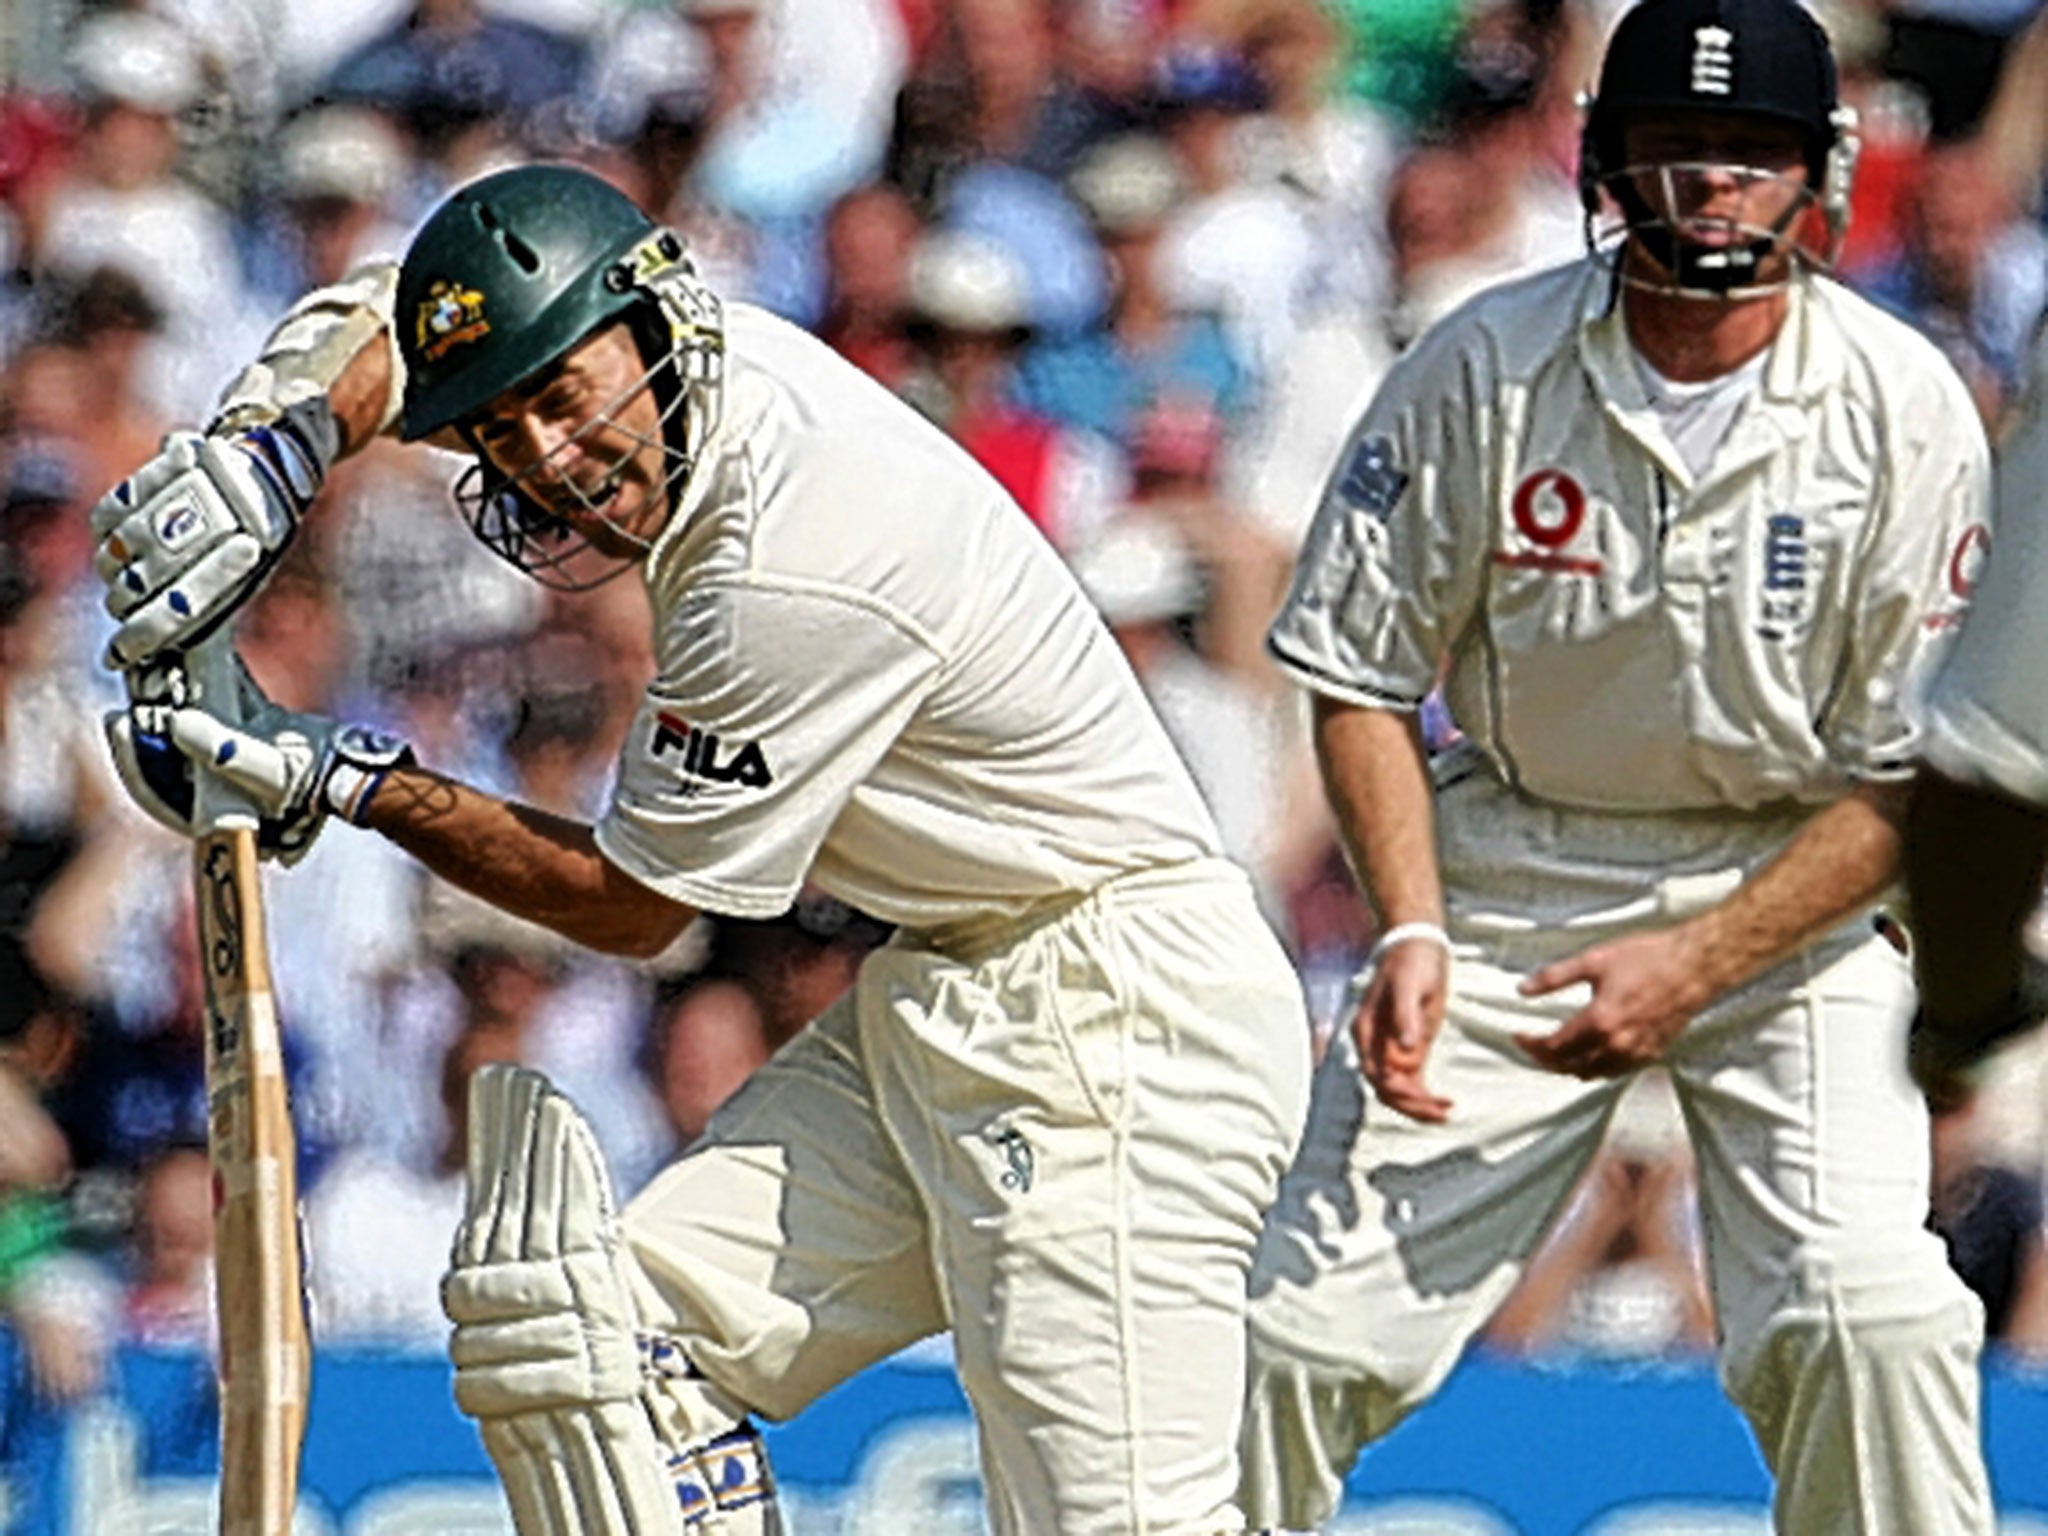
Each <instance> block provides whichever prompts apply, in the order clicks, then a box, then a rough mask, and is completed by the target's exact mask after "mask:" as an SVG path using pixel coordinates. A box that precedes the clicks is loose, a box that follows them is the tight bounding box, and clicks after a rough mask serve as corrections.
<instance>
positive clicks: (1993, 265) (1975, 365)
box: [1861, 141, 2048, 428]
mask: <svg viewBox="0 0 2048 1536" xmlns="http://www.w3.org/2000/svg"><path fill="white" fill-rule="evenodd" d="M1901 232H1902V234H1903V237H1904V238H1903V244H1902V246H1901V248H1900V250H1899V251H1898V252H1897V253H1896V254H1895V255H1894V256H1893V258H1892V259H1891V260H1890V261H1889V262H1887V263H1886V264H1884V265H1883V266H1881V267H1879V268H1877V269H1876V270H1875V271H1873V272H1871V273H1870V274H1869V275H1868V276H1867V277H1866V278H1865V279H1864V281H1863V283H1862V284H1861V286H1862V287H1863V289H1864V291H1865V292H1866V293H1868V294H1869V295H1870V296H1871V297H1872V298H1874V299H1876V300H1877V301H1878V302H1879V303H1881V304H1883V305H1885V306H1886V307H1887V308H1889V309H1891V310H1892V311H1894V312H1895V313H1897V314H1899V315H1901V316H1903V317H1904V318H1905V319H1907V320H1910V321H1911V322H1912V323H1913V324H1914V325H1915V326H1917V327H1918V328H1919V329H1920V330H1922V331H1924V332H1925V333H1926V334H1927V335H1928V336H1929V337H1931V338H1932V339H1933V340H1934V341H1935V343H1936V344H1937V345H1938V346H1940V347H1941V349H1942V351H1943V352H1944V353H1946V354H1947V356H1948V359H1949V361H1950V362H1951V363H1953V364H1954V365H1955V368H1956V371H1957V372H1958V373H1960V374H1961V375H1962V376H1963V382H1964V383H1966V384H1968V385H1969V387H1970V393H1971V396H1972V397H1973V398H1974V399H1975V400H1976V402H1977V409H1978V411H1979V412H1980V413H1981V414H1982V415H1983V417H1984V420H1985V423H1986V425H1987V426H1989V427H1992V428H1996V427H1997V425H1998V424H1999V422H2000V421H2001V420H2002V418H2003V416H2004V412H2005V408H2006V406H2007V404H2008V403H2009V402H2010V401H2011V400H2012V399H2013V398H2014V397H2015V396H2016V395H2017V394H2018V391H2019V386H2020V384H2021V382H2022V378H2023V374H2024V371H2025V364H2026V350H2027V343H2028V341H2029V340H2030V339H2031V338H2032V336H2033V333H2034V327H2035V325H2036V324H2037V323H2038V321H2039V320H2040V317H2041V314H2042V310H2043V307H2044V304H2048V230H2043V228H2042V227H2041V225H2040V224H2039V223H2038V222H2037V221H2035V220H2033V219H2030V218H2028V217H2026V216H2025V214H2024V211H2023V210H2022V209H2021V208H2020V207H2019V205H2018V203H2017V202H2016V200H2015V198H2014V196H2013V194H2012V189H2011V188H2010V187H2009V186H2008V185H2007V183H2006V182H2005V180H2004V178H2003V177H2002V176H2000V175H1999V174H1998V172H1997V169H1996V167H1995V166H1994V165H1993V163H1992V160H1991V156H1990V155H1989V154H1988V153H1987V152H1986V150H1985V148H1984V147H1983V146H1982V145H1981V144H1979V143H1977V142H1975V141H1971V142H1969V143H1960V144H1946V145H1941V146H1938V147H1936V148H1934V149H1932V150H1930V151H1929V152H1928V153H1927V154H1926V156H1925V157H1924V158H1923V159H1922V160H1921V162H1920V166H1919V170H1918V173H1917V175H1916V177H1915V179H1914V181H1913V184H1912V190H1911V193H1910V195H1909V196H1908V198H1907V201H1906V208H1905V217H1904V220H1903V225H1902V231H1901Z"/></svg>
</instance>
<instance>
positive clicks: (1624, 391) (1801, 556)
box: [1270, 261, 1988, 812]
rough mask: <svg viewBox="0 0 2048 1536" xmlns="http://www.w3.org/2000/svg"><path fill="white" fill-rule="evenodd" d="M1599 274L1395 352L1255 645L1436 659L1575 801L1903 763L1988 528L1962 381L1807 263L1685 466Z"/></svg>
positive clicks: (1383, 683) (1561, 276)
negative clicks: (1724, 417) (1697, 465)
mask: <svg viewBox="0 0 2048 1536" xmlns="http://www.w3.org/2000/svg"><path fill="white" fill-rule="evenodd" d="M1611 285H1612V277H1611V275H1610V274H1609V273H1608V271H1607V270H1606V269H1605V268H1604V267H1603V266H1598V265H1595V264H1594V263H1592V262H1591V261H1582V262H1576V263H1573V264H1571V265H1569V266H1566V267H1561V268H1558V269H1556V270H1554V271H1550V272H1545V273H1541V274H1538V275H1536V276H1534V277H1531V278H1527V279H1524V280H1522V281H1519V282H1516V283H1513V284H1509V285H1506V286H1504V287H1501V288H1497V289H1494V290H1492V291H1491V292H1489V293H1487V294H1484V295H1482V296H1481V297H1479V298H1478V299H1475V300H1474V301H1472V302H1471V303H1470V304H1468V305H1466V306H1465V307H1464V308H1463V309H1461V310H1459V311H1457V312H1456V313H1455V314H1453V315H1451V316H1450V317H1449V318H1447V319H1446V320H1445V321H1444V322H1443V323H1442V324H1441V325H1439V326H1437V327H1436V328H1435V329H1433V330H1432V331H1430V332H1429V333H1428V334H1427V335H1426V336H1425V337H1423V338H1422V340H1421V341H1419V342H1417V343H1416V345H1415V346H1414V347H1413V348H1412V349H1411V350H1410V352H1409V353H1408V354H1407V355H1406V356H1405V357H1403V359H1402V360H1401V362H1400V363H1399V364H1398V365H1397V366H1396V367H1395V369H1394V371H1393V372H1392V373H1391V374H1390V375H1389V376H1388V379H1387V381H1386V383H1385V385H1384V386H1383V387H1382V388H1381V390H1380V392H1379V394H1378V395H1377V396H1376V397H1375V399H1374V401H1373V403H1372V405H1371V406H1370V407H1369V408H1368V409H1367V411H1366V413H1365V415H1364V417H1363V418H1362V420H1361V421H1360V423H1359V424H1358V426H1357V427H1356V428H1355V429H1354V431H1353V433H1352V435H1351V438H1350V440H1349V442H1348V444H1347V446H1346V448H1345V450H1344V454H1343V457H1342V458H1341V459H1340V461H1339V462H1338V465H1337V467H1336V469H1335V471H1334V472H1333V473H1332V475H1331V478H1330V481H1329V485H1328V488H1327V489H1326V491H1325V492H1324V496H1323V502H1322V505H1321V507H1320V508H1319V510H1318V511H1317V514H1316V519H1315V523H1314V525H1313V527H1312V529H1311V531H1310V533H1309V537H1308V540H1307V542H1306V544H1305V546H1304V549H1303V552H1302V556H1301V560H1300V564H1299V566H1298V569H1297V571H1296V575H1295V582H1294V588H1293V591H1292V592H1291V593H1290V595H1289V597H1288V600H1287V603H1286V605H1285V607H1284V608H1283V610H1282V612H1281V614H1280V617H1279V618H1278V620H1277V621H1276V622H1275V624H1274V627H1273V631H1272V634H1271V637H1270V643H1271V646H1272V650H1273V652H1274V654H1275V656H1276V657H1277V658H1278V659H1279V660H1280V662H1281V664H1282V665H1283V666H1285V667H1286V668H1288V669H1289V670H1290V671H1291V672H1292V673H1293V674H1294V675H1295V676H1296V677H1297V678H1298V679H1299V680H1301V681H1302V682H1304V683H1305V684H1306V685H1307V686H1309V687H1311V688H1314V689H1316V690H1319V691H1321V692H1324V693H1327V694H1330V695H1332V696H1334V697H1336V698H1339V699H1345V700H1349V701H1351V702H1354V703H1358V704H1363V705H1367V706H1374V707H1381V708H1393V709H1401V710H1407V709H1413V708H1415V707H1416V706H1417V705H1418V704H1419V703H1420V702H1421V700H1422V698H1423V696H1424V695H1425V694H1427V693H1428V692H1429V690H1430V688H1431V686H1432V684H1433V683H1434V682H1435V681H1436V680H1437V677H1438V671H1439V665H1440V663H1441V662H1443V661H1444V659H1445V658H1446V657H1448V659H1449V671H1448V675H1447V677H1446V680H1445V687H1446V695H1447V698H1448V700H1449V702H1450V705H1451V708H1452V711H1453V713H1454V714H1455V716H1456V718H1457V721H1458V723H1459V725H1460V726H1461V727H1463V729H1464V730H1465V732H1466V733H1467V735H1468V736H1470V737H1471V738H1472V739H1473V740H1474V741H1475V742H1476V743H1477V744H1478V746H1479V747H1480V748H1482V749H1483V750H1484V752H1485V753H1486V755H1487V756H1488V758H1489V759H1490V760H1491V762H1492V764H1493V766H1494V768H1495V769H1496V771H1497V772H1498V773H1499V774H1500V775H1501V777H1502V778H1503V779H1504V780H1505V781H1506V782H1508V783H1509V784H1511V785H1514V786H1515V787H1517V788H1519V789H1520V790H1522V791H1524V792H1525V793H1527V794H1530V795H1533V796H1536V797H1538V798H1541V799H1545V800H1550V801H1555V802H1558V803H1561V804H1566V805H1573V806H1582V807H1588V808H1593V809H1606V810H1629V811H1653V812H1654V811H1669V810H1682V809H1687V808H1697V807H1716V806H1734V807H1743V808H1752V807H1757V806H1762V805H1768V804H1771V803H1774V802H1780V801H1785V800H1794V801H1807V802H1819V801H1826V800H1831V799H1834V798H1837V797H1838V796H1840V795H1841V794H1842V793H1843V792H1844V790H1845V789H1846V788H1847V787H1848V786H1849V783H1850V782H1851V781H1852V780H1855V779H1865V778H1889V777H1896V776H1900V775H1903V774H1905V773H1906V772H1908V771H1909V768H1910V763H1911V759H1912V758H1913V756H1914V754H1915V751H1916V749H1917V746H1918V734H1919V733H1918V724H1917V718H1916V717H1917V698H1918V694H1919V691H1920V689H1921V686H1922V682H1923V675H1924V671H1925V669H1926V668H1927V667H1928V664H1929V662H1930V661H1931V659H1932V658H1933V657H1934V655H1935V654H1936V652H1937V651H1938V650H1940V649H1941V647H1942V645H1943V643H1944V641H1945V640H1946V638H1947V637H1948V633H1949V631H1950V630H1952V629H1953V628H1954V627H1955V625H1956V624H1957V622H1958V621H1959V619H1960V616H1961V613H1962V611H1963V608H1964V606H1965V605H1966V603H1967V601H1968V597H1969V591H1970V587H1971V584H1972V583H1973V582H1974V580H1975V572H1976V566H1977V562H1978V561H1979V560H1980V558H1981V556H1982V554H1983V551H1984V549H1985V547H1986V545H1987V544H1988V535H1987V531H1986V519H1987V512H1986V505H1985V503H1986V497H1987V480H1988V470H1987V462H1986V461H1987V453H1986V448H1985V443H1984V437H1983V433H1982V431H1981V429H1980V428H1979V426H1978V422H1977V416H1976V412H1975V410H1974V409H1973V408H1972V406H1971V404H1970V401H1969V398H1968V395H1967V394H1966V393H1965V391H1964V389H1963V385H1962V382H1961V381H1960V380H1959V379H1958V378H1957V377H1956V375H1955V373H1954V372H1953V370H1952V369H1951V368H1950V367H1949V366H1948V364H1947V363H1946V362H1945V361H1944V360H1943V359H1942V358H1941V357H1940V356H1939V354H1938V353H1937V352H1936V351H1935V349H1934V348H1933V347H1932V346H1931V345H1930V344H1929V343H1928V342H1927V341H1925V340H1924V339H1922V338H1921V337H1920V336H1919V335H1918V334H1917V333H1915V332H1914V331H1912V330H1911V329H1909V328H1908V327H1907V326H1906V325H1904V324H1903V323H1901V322H1900V321H1898V320H1895V319H1893V318H1891V317H1890V316H1888V315H1886V314H1884V313H1883V312H1881V311H1880V310H1878V309H1876V308H1875V307H1873V306H1872V305H1870V304H1868V303H1866V302H1865V301H1863V300H1862V299H1859V298H1857V297H1856V296H1854V295H1853V294H1851V293H1850V292H1849V291H1848V290H1847V289H1845V288H1843V287H1841V286H1840V285H1839V284H1837V283H1834V282H1831V281H1828V280H1825V279H1820V278H1812V279H1802V280H1800V281H1798V282H1795V283H1794V285H1793V287H1792V290H1791V294H1790V307H1789V311H1788V314H1787V317H1786V321H1785V325H1784V328H1783V330H1782V331H1781V332H1780V333H1779V336H1778V338H1777V340H1776V342H1775V343H1774V344H1773V347H1772V349H1771V353H1770V358H1769V362H1768V364H1767V366H1766V368H1765V369H1764V372H1763V376H1762V382H1761V385H1760V387H1759V389H1758V391H1757V392H1756V393H1755V394H1754V395H1753V396H1752V398H1751V399H1750V400H1749V401H1748V402H1747V403H1746V404H1745V405H1744V407H1743V408H1742V410H1741V411H1740V412H1739V413H1738V414H1737V416H1736V418H1735V420H1734V422H1733V423H1732V424H1731V425H1730V427H1729V428H1728V431H1727V434H1726V436H1725V438H1724V439H1723V440H1722V441H1721V443H1720V445H1719V447H1718V448H1717V449H1716V451H1715V453H1714V455H1713V457H1712V459H1711V461H1710V462H1709V463H1708V465H1707V466H1706V469H1705V472H1704V473H1703V474H1701V475H1699V476H1698V477H1697V478H1696V477H1695V476H1694V475H1693V474H1692V473H1691V471H1690V470H1688V468H1687V467H1686V463H1685V460H1684V457H1683V455H1682V454H1681V453H1680V452H1679V451H1678V449H1677V447H1676V446H1675V445H1674V444H1673V443H1672V442H1671V441H1670V439H1669V437H1668V436H1667V435H1666V433H1665V431H1664V429H1663V427H1662V426H1661V425H1660V424H1659V422H1658V419H1657V415H1656V412H1655V411H1654V410H1653V409H1652V407H1651V405H1650V402H1649V400H1648V398H1647V396H1646V394H1645V391H1644V386H1643V381H1642V378H1641V376H1640V375H1639V373H1638V371H1637V369H1636V366H1635V363H1634V361H1633V359H1632V353H1631V344H1630V342H1629V339H1628V334H1627V328H1626V324H1625V322H1624V321H1623V318H1622V315H1621V310H1620V307H1619V305H1618V304H1617V303H1613V302H1611V299H1612V292H1611Z"/></svg>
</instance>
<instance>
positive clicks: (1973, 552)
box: [1948, 523, 1991, 603]
mask: <svg viewBox="0 0 2048 1536" xmlns="http://www.w3.org/2000/svg"><path fill="white" fill-rule="evenodd" d="M1990 553H1991V530H1990V529H1989V528H1986V527H1985V526H1984V525H1983V524H1982V523H1972V524H1970V526H1969V527H1967V528H1965V529H1964V530H1963V536H1962V537H1961V538H1959V539H1957V540H1956V547H1955V552H1954V553H1953V554H1951V555H1950V556H1949V557H1948V589H1949V591H1951V592H1953V593H1954V594H1955V595H1956V597H1957V598H1958V599H1960V600H1961V601H1963V602H1966V603H1967V602H1968V601H1969V600H1970V599H1971V597H1972V596H1973V595H1975V593H1976V591H1977V582H1978V580H1979V579H1980V578H1981V577H1982V576H1983V574H1984V560H1985V557H1986V556H1988V555H1989V554H1990Z"/></svg>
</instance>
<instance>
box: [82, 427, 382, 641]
mask: <svg viewBox="0 0 2048 1536" xmlns="http://www.w3.org/2000/svg"><path fill="white" fill-rule="evenodd" d="M340 442H341V439H340V431H339V428H338V427H337V426H336V425H335V421H334V414H333V412H332V411H331V410H330V409H328V407H327V404H326V402H325V401H311V402H307V403H305V404H302V405H296V406H293V407H292V408H291V409H290V410H288V411H286V412H285V413H284V414H283V415H281V416H279V417H278V418H277V419H276V420H275V421H272V422H270V423H269V424H267V425H264V426H257V427H251V428H248V429H247V430H244V431H239V432H233V433H228V434H223V435H203V434H200V433H197V432H173V433H171V434H170V436H168V437H166V438H165V439H164V442H163V446H162V448H160V449H159V450H158V451H157V455H156V457H155V458H153V459H151V460H150V461H149V462H148V463H147V464H145V465H143V466H142V468H140V469H139V470H137V471H136V472H135V473H134V474H132V475H130V476H129V477H128V478H127V479H126V480H123V481H122V482H121V483H120V484H119V485H117V486H115V487H114V488H113V490H111V491H109V492H108V493H107V494H106V495H105V496H102V497H101V498H100V500H99V504H98V505H97V506H95V507H94V508H93V509H92V531H93V536H94V537H95V538H96V539H98V540H99V553H98V556H97V562H96V563H97V567H98V570H99V575H100V580H102V581H104V582H105V583H106V584H107V611H108V612H109V613H111V614H112V615H113V616H114V617H115V618H116V619H119V620H120V621H121V627H120V629H119V631H118V632H117V633H116V634H115V636H114V638H113V640H112V641H111V642H110V643H109V645H108V647H107V655H106V664H107V666H109V667H110V668H115V669H125V668H129V667H134V666H138V665H140V664H142V663H145V662H148V661H151V660H153V659H155V658H156V657H157V656H158V655H159V654H160V653H162V652H165V651H169V650H176V651H183V650H188V649H190V648H191V646H192V645H193V644H194V643H195V642H196V641H198V640H200V639H202V638H204V637H205V636H206V635H207V634H209V633H211V632H212V631H213V629H214V628H216V627H217V626H218V625H219V624H220V622H221V621H222V620H223V619H225V618H227V617H228V615H230V614H232V613H233V612H234V611H235V610H236V609H237V608H239V607H240V606H241V605H242V603H243V602H244V601H245V600H246V599H247V598H248V596H249V595H250V594H251V593H252V592H254V591H255V590H256V588H257V587H258V586H259V585H261V584H262V581H263V578H264V576H265V575H266V574H267V573H268V572H269V570H270V568H271V567H272V566H273V565H275V564H276V563H277V560H278V558H279V556H281V555H282V554H283V553H284V550H285V546H286V545H288V544H289V543H290V542H291V539H292V535H293V534H294V533H295V532H297V530H298V526H299V519H300V517H301V516H302V515H303V514H304V512H305V510H306V508H307V506H308V505H310V504H311V502H312V500H313V498H314V496H316V495H317V494H318V493H319V490H320V485H321V482H322V481H323V480H324V479H325V477H326V474H327V470H328V467H329V466H330V465H331V464H332V463H333V462H334V456H335V454H336V452H337V451H338V450H339V448H340Z"/></svg>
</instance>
